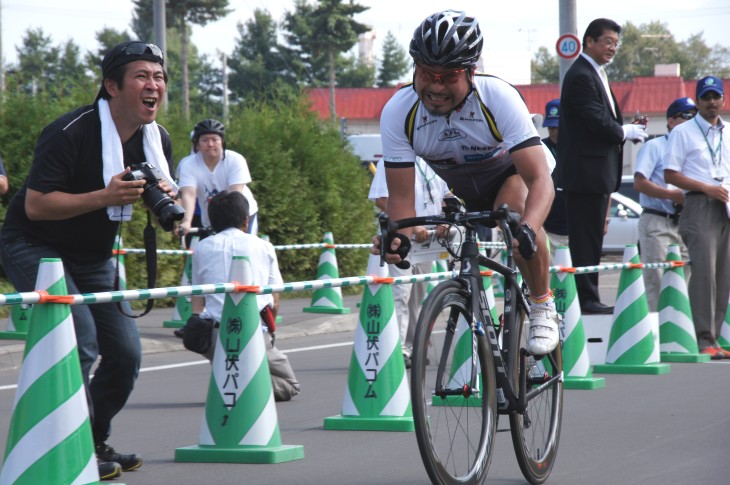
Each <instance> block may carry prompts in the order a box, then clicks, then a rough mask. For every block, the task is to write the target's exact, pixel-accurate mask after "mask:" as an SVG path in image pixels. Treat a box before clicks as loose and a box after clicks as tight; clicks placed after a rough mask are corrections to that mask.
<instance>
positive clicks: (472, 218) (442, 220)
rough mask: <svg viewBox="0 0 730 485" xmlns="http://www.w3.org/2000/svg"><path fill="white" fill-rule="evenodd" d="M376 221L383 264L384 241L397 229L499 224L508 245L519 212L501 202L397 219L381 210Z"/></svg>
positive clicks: (518, 217)
mask: <svg viewBox="0 0 730 485" xmlns="http://www.w3.org/2000/svg"><path fill="white" fill-rule="evenodd" d="M378 221H379V225H380V266H383V265H384V264H385V253H386V250H387V249H388V248H387V246H386V243H390V241H391V235H392V234H395V233H396V232H397V231H398V230H399V229H405V228H407V227H414V226H430V225H440V224H445V225H456V226H462V227H473V226H475V225H476V224H484V225H487V226H490V227H494V226H496V225H499V226H500V228H501V229H502V232H503V233H504V237H505V243H507V245H508V247H509V246H510V245H511V242H512V236H511V234H512V232H514V231H516V230H517V228H518V226H519V223H520V214H519V213H518V212H515V211H513V210H511V209H510V208H509V207H508V206H507V205H506V204H503V205H501V206H500V207H499V208H498V209H496V210H491V211H478V212H465V211H449V212H447V213H445V214H439V215H432V216H419V217H408V218H406V219H401V220H398V221H391V220H390V218H389V217H388V214H386V213H385V212H381V213H380V216H379V217H378Z"/></svg>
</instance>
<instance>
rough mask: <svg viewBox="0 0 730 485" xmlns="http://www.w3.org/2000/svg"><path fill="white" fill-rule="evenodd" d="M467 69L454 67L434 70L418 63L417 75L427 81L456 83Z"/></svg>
mask: <svg viewBox="0 0 730 485" xmlns="http://www.w3.org/2000/svg"><path fill="white" fill-rule="evenodd" d="M465 72H466V69H452V70H450V71H444V72H433V71H431V70H429V69H426V68H425V67H423V66H419V65H418V64H416V75H418V79H420V80H421V81H423V82H427V83H435V82H441V83H443V84H456V83H458V82H459V80H460V79H461V78H462V76H461V75H462V74H463V73H465Z"/></svg>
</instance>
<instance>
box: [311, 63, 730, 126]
mask: <svg viewBox="0 0 730 485" xmlns="http://www.w3.org/2000/svg"><path fill="white" fill-rule="evenodd" d="M724 82H725V83H726V84H727V85H728V86H730V80H725V81H724ZM695 84H696V81H694V80H690V81H685V80H683V79H682V78H681V77H637V78H635V79H634V80H633V81H631V82H612V83H611V89H613V92H614V94H615V95H616V100H617V101H618V104H619V107H620V108H621V111H622V112H623V113H624V115H625V117H626V118H627V119H628V118H630V117H632V116H633V114H634V113H635V112H636V111H640V112H642V113H645V114H647V115H649V117H654V118H661V117H663V116H664V113H665V111H666V109H667V106H669V103H671V102H672V101H673V100H675V99H676V98H680V97H683V96H689V97H691V98H694V95H695ZM515 87H516V88H517V89H518V90H519V91H520V93H521V94H522V97H523V98H524V99H525V103H526V104H527V107H528V108H529V110H530V112H531V113H543V111H544V110H545V104H546V103H547V102H548V101H550V100H551V99H555V98H559V97H560V87H559V85H558V84H526V85H517V86H515ZM397 89H398V88H338V89H336V90H335V108H336V110H337V116H338V118H346V119H347V123H348V131H350V132H353V133H354V132H357V131H358V130H355V129H354V128H355V126H360V125H363V128H364V127H366V126H367V127H370V128H372V129H371V130H367V131H366V130H361V131H359V132H361V133H377V132H378V130H379V128H378V125H379V120H380V112H381V111H382V109H383V106H384V105H385V103H386V102H387V101H388V99H390V97H391V96H392V95H393V93H395V91H396V90H397ZM309 97H310V100H311V101H312V109H313V110H314V111H315V112H317V113H319V116H320V118H321V119H322V120H326V119H328V118H329V90H328V89H327V88H315V89H311V90H310V91H309ZM725 110H726V111H725V113H730V105H728V106H725ZM661 124H662V126H663V124H664V122H663V121H662V123H661Z"/></svg>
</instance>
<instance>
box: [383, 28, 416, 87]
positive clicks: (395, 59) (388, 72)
mask: <svg viewBox="0 0 730 485" xmlns="http://www.w3.org/2000/svg"><path fill="white" fill-rule="evenodd" d="M410 66H411V60H410V57H409V56H408V54H406V51H405V49H403V47H402V46H401V45H400V44H399V43H398V39H396V38H395V35H393V33H392V32H391V31H388V33H387V34H386V36H385V39H383V60H382V61H381V63H380V69H379V71H378V87H379V88H388V87H391V86H393V85H394V84H395V83H396V82H397V81H398V80H399V79H400V78H401V77H402V76H403V75H404V74H405V73H406V72H408V69H409V68H410Z"/></svg>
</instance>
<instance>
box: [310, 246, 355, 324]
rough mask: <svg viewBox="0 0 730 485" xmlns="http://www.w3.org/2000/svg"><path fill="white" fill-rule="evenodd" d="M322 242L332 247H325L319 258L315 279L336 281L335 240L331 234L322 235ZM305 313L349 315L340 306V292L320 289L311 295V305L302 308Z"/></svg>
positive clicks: (345, 309)
mask: <svg viewBox="0 0 730 485" xmlns="http://www.w3.org/2000/svg"><path fill="white" fill-rule="evenodd" d="M323 242H324V243H325V244H327V245H330V246H332V247H325V248H324V249H323V250H322V254H321V255H320V256H319V265H318V266H317V279H318V280H329V279H337V278H339V277H340V273H339V271H338V270H337V255H336V254H335V248H334V244H335V240H334V238H333V237H332V233H331V232H325V233H324V239H323ZM303 311H305V312H307V313H337V314H344V313H350V309H349V308H345V307H343V306H342V290H341V289H340V287H337V288H320V289H318V290H314V293H313V294H312V305H311V306H308V307H305V308H303Z"/></svg>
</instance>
